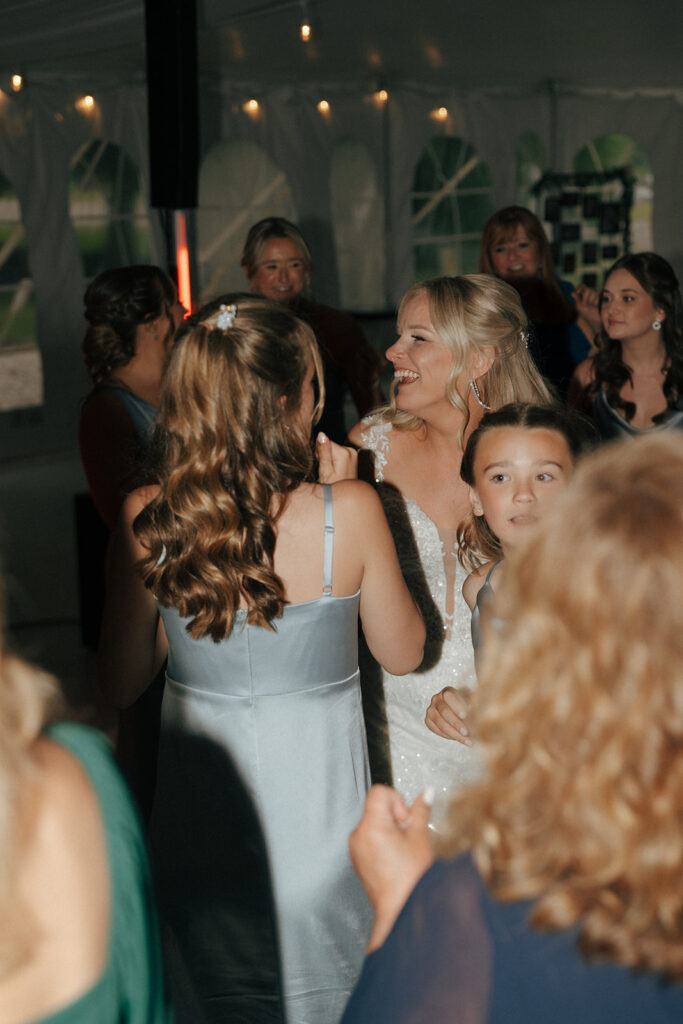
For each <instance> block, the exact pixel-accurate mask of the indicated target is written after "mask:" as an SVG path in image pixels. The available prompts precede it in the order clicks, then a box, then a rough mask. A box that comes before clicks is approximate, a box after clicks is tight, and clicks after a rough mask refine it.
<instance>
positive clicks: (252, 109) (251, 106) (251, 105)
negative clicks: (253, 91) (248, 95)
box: [242, 98, 260, 117]
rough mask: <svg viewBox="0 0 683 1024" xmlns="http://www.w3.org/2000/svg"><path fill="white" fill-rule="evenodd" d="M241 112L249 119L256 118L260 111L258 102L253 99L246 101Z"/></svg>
mask: <svg viewBox="0 0 683 1024" xmlns="http://www.w3.org/2000/svg"><path fill="white" fill-rule="evenodd" d="M242 110H243V111H244V113H245V114H249V116H250V117H256V116H257V115H258V112H259V110H260V107H259V101H258V100H255V99H253V98H252V99H250V100H247V102H246V103H243V104H242Z"/></svg>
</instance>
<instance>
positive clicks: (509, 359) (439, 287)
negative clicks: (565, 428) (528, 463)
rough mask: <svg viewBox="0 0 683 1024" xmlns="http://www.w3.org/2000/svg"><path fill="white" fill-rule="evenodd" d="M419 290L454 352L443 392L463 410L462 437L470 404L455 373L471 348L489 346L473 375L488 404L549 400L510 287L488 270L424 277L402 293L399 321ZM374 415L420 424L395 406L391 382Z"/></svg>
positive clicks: (461, 368)
mask: <svg viewBox="0 0 683 1024" xmlns="http://www.w3.org/2000/svg"><path fill="white" fill-rule="evenodd" d="M420 295H426V296H427V299H428V301H429V315H430V318H431V321H432V324H433V326H434V330H435V331H436V332H437V334H438V335H439V337H440V338H441V339H442V341H444V342H445V344H446V345H447V346H448V348H449V349H450V350H451V353H452V356H453V360H452V363H451V367H450V371H449V374H448V380H447V382H446V395H447V397H448V400H449V402H450V403H451V405H452V406H454V408H456V409H459V410H460V412H462V414H463V424H462V427H461V429H460V432H459V441H460V443H462V439H463V437H464V434H465V431H466V428H467V424H468V422H469V411H468V409H469V407H468V394H467V393H465V394H462V393H461V391H460V390H459V389H458V378H461V377H462V375H463V373H464V372H465V370H466V369H467V366H468V363H469V361H470V356H471V353H472V352H485V351H486V350H490V349H493V352H494V360H493V363H492V365H491V367H490V369H489V370H488V372H487V373H486V374H485V375H484V376H483V377H479V378H478V380H477V383H478V385H479V391H480V393H481V398H482V401H483V402H485V403H486V405H489V406H491V408H492V409H498V408H500V406H501V405H506V404H507V403H508V402H535V403H537V404H544V403H548V402H551V401H552V395H551V393H550V391H549V389H548V387H547V385H546V383H545V381H544V380H543V377H542V376H541V375H540V373H539V372H538V370H537V369H536V366H535V365H534V362H533V360H532V358H531V356H530V355H529V351H528V348H527V340H528V339H527V334H526V330H527V326H528V322H527V317H526V314H525V312H524V310H523V309H522V304H521V302H520V300H519V296H518V294H517V292H516V291H515V289H514V288H512V287H511V286H510V285H509V284H506V283H505V282H504V281H500V280H499V279H498V278H495V277H489V276H488V275H487V274H464V275H462V276H461V277H435V278H433V279H432V280H430V281H422V282H421V283H420V284H416V285H413V287H412V288H410V289H409V290H408V291H407V292H406V294H405V295H404V296H403V298H402V300H401V304H400V306H399V309H398V322H399V325H400V323H401V318H402V316H403V312H404V310H405V308H406V306H407V304H408V303H409V302H411V301H412V300H413V299H414V298H417V297H418V296H420ZM378 415H379V416H380V417H381V418H382V419H383V420H384V421H390V422H391V423H392V424H393V425H394V426H396V427H398V428H399V429H408V430H410V429H414V428H416V427H418V426H420V425H421V424H422V420H420V419H419V418H418V417H417V416H414V415H413V414H411V413H407V412H403V411H401V410H400V409H398V408H397V406H396V388H395V385H394V386H392V392H391V400H390V403H389V405H388V406H385V407H384V408H382V409H380V410H378Z"/></svg>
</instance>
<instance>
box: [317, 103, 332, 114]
mask: <svg viewBox="0 0 683 1024" xmlns="http://www.w3.org/2000/svg"><path fill="white" fill-rule="evenodd" d="M318 110H319V111H320V113H321V114H329V112H330V105H329V103H328V102H327V100H320V103H319V104H318Z"/></svg>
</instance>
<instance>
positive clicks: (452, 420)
mask: <svg viewBox="0 0 683 1024" xmlns="http://www.w3.org/2000/svg"><path fill="white" fill-rule="evenodd" d="M526 331H527V318H526V315H525V314H524V311H523V309H522V306H521V303H520V300H519V297H518V295H517V293H516V292H515V290H514V289H513V288H512V287H511V286H510V285H508V284H506V283H505V282H504V281H501V280H498V279H496V278H494V277H491V276H488V275H485V274H470V275H465V276H462V277H456V278H448V277H442V278H436V279H434V280H431V281H425V282H422V283H420V284H417V285H415V286H414V287H413V288H411V289H410V290H409V291H408V292H407V293H406V295H405V296H404V298H403V300H402V302H401V304H400V307H399V311H398V335H399V337H398V340H397V341H396V342H395V344H394V345H392V346H391V348H389V349H388V350H387V353H386V355H387V359H389V360H390V361H391V363H393V366H394V387H393V389H392V398H391V403H390V405H388V406H387V407H385V408H382V409H380V410H378V411H377V412H375V413H374V414H373V415H371V416H369V417H368V418H366V419H364V420H363V421H362V422H361V423H359V424H358V425H357V426H356V427H354V428H353V430H352V431H351V433H350V435H349V437H350V440H351V441H352V442H353V443H354V444H355V445H357V446H358V447H359V448H364V449H368V450H369V451H371V452H372V453H373V455H374V474H375V480H376V482H377V483H378V484H379V485H384V486H380V491H381V492H382V495H383V500H385V499H386V498H388V497H389V498H390V495H391V491H392V489H393V492H394V497H396V492H399V494H400V496H401V497H402V501H399V502H398V505H399V507H400V508H401V509H402V510H404V512H405V514H406V515H407V518H408V520H409V524H410V527H411V528H412V536H411V531H410V530H407V531H404V533H403V534H402V535H399V536H398V538H397V537H396V533H395V539H397V546H398V548H399V556H404V555H405V553H406V551H405V549H406V548H408V547H410V546H411V544H412V543H413V542H414V545H415V547H416V548H417V554H418V560H419V563H420V565H421V569H422V571H423V573H424V581H425V582H426V586H427V588H428V590H429V592H430V594H431V597H432V599H433V602H434V604H435V605H436V607H437V609H438V611H439V614H440V618H441V624H442V626H441V632H442V638H441V639H442V644H439V646H440V654H437V655H436V657H434V656H433V657H432V659H431V660H432V662H433V663H432V664H431V667H427V665H426V662H427V658H425V662H423V665H422V666H421V670H418V671H416V672H414V673H412V674H410V675H404V676H402V677H400V678H399V677H398V676H393V675H391V674H390V673H388V672H386V671H384V672H383V683H384V699H385V703H386V720H387V726H388V739H389V752H390V759H391V772H392V775H393V784H394V786H395V787H396V788H397V789H398V790H399V791H400V792H401V793H402V795H403V796H404V797H405V799H406V800H407V801H408V803H411V802H412V801H413V800H414V799H415V797H416V796H417V795H418V794H419V793H420V792H422V791H423V790H424V789H425V788H426V787H427V786H431V787H433V788H434V790H435V791H436V796H437V801H438V800H439V797H441V799H442V800H443V797H445V794H446V793H447V792H449V791H451V790H452V788H453V786H454V784H455V785H462V784H464V783H467V782H469V781H471V780H472V779H473V778H474V777H475V776H476V774H477V770H478V761H477V756H476V752H475V751H474V750H473V749H472V747H471V743H470V740H469V737H468V735H467V729H466V725H465V723H464V722H463V723H462V725H461V726H460V734H461V739H462V742H461V743H453V742H452V740H449V739H445V738H443V737H441V736H438V735H435V734H434V733H432V732H430V731H429V730H428V728H427V727H426V725H425V712H426V710H427V708H428V705H429V703H430V699H431V697H432V695H433V694H435V693H436V691H439V690H442V689H444V688H445V687H453V688H455V689H456V690H458V691H471V690H472V689H473V688H474V686H475V685H476V676H475V672H474V659H473V654H472V642H471V638H470V612H469V609H468V608H467V605H466V604H465V602H464V600H463V597H462V594H461V588H462V584H463V581H464V576H465V574H464V570H463V569H462V568H461V567H460V566H459V564H458V561H457V546H456V529H457V526H458V523H459V522H460V520H461V519H462V518H463V517H464V516H465V514H466V513H467V512H468V511H469V500H468V493H467V487H466V485H465V484H464V483H463V482H462V480H461V479H460V463H461V460H462V453H463V448H464V444H465V442H466V440H467V437H468V436H469V434H470V433H471V432H472V431H473V430H474V428H475V427H476V426H477V424H478V422H479V420H480V419H481V416H482V415H483V413H484V411H485V410H486V409H488V408H492V409H497V408H499V407H500V406H502V405H505V404H506V403H507V402H512V401H518V402H534V403H536V404H539V403H540V404H543V403H547V402H549V401H551V400H552V399H551V395H550V392H549V391H548V388H547V387H546V385H545V383H544V381H543V378H542V377H540V375H539V373H538V371H537V370H536V369H535V367H534V364H533V362H532V360H531V358H530V356H529V353H528V351H527V333H526ZM325 448H326V450H327V451H328V452H329V451H330V448H329V447H328V446H325ZM319 454H320V446H319ZM333 454H334V453H333ZM324 457H325V456H324V454H323V458H324ZM330 468H331V467H330ZM386 485H391V487H387V486H386ZM396 504H397V502H396V501H395V500H394V501H393V502H392V501H391V500H389V501H388V502H387V501H386V500H385V507H386V508H387V512H388V515H389V518H390V520H391V519H393V518H394V516H393V515H392V511H391V509H392V507H395V506H396ZM409 575H412V574H409ZM463 696H464V698H465V699H466V696H467V693H466V692H465V694H463ZM464 704H465V702H464V701H463V706H464ZM387 781H388V780H387ZM435 811H436V817H437V818H438V806H437V807H436V808H435Z"/></svg>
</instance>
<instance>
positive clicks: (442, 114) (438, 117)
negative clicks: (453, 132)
mask: <svg viewBox="0 0 683 1024" xmlns="http://www.w3.org/2000/svg"><path fill="white" fill-rule="evenodd" d="M429 116H430V117H431V119H432V121H447V120H448V108H447V107H437V108H436V110H432V112H431V113H430V115H429Z"/></svg>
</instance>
